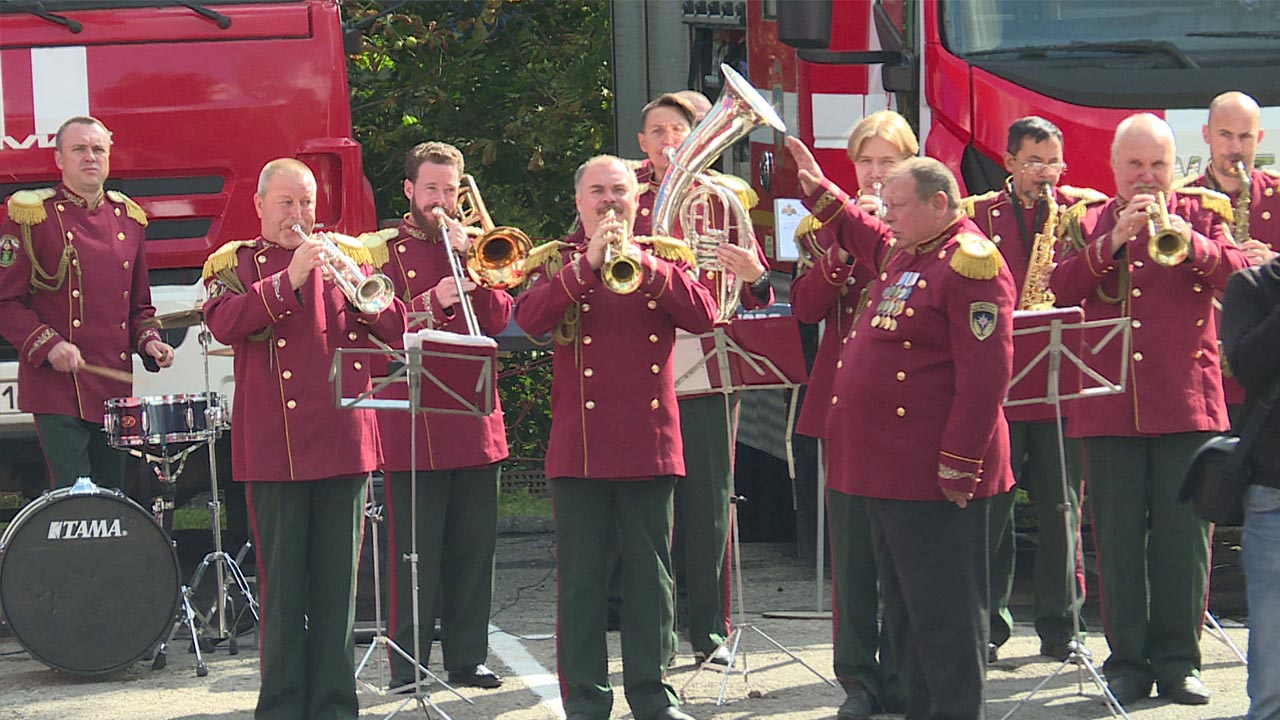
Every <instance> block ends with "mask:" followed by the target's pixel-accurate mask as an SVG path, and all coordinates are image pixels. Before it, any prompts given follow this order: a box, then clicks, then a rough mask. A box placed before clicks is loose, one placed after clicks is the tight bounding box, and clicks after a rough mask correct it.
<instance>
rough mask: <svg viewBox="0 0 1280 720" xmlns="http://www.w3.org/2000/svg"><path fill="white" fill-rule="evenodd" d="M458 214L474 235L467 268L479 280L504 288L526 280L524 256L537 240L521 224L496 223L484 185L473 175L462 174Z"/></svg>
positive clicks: (500, 288)
mask: <svg viewBox="0 0 1280 720" xmlns="http://www.w3.org/2000/svg"><path fill="white" fill-rule="evenodd" d="M458 215H459V222H461V223H462V225H463V227H464V228H466V231H467V234H468V235H470V236H472V238H474V239H473V240H472V242H471V247H469V248H467V258H466V268H467V275H469V276H471V279H472V280H473V281H474V282H475V284H477V285H479V286H480V287H484V288H489V289H491V290H503V289H506V288H510V287H515V286H516V285H519V284H520V283H522V282H524V279H525V272H524V260H525V258H527V257H529V252H530V251H531V250H532V249H533V241H531V240H530V239H529V236H528V235H526V234H525V232H524V231H523V230H521V229H520V228H515V227H511V226H508V225H502V226H498V227H494V224H493V219H492V218H490V217H489V211H488V209H487V208H485V205H484V198H482V197H481V196H480V189H479V188H477V187H476V181H475V179H473V178H472V177H471V176H470V175H463V176H462V186H461V187H460V188H459V189H458Z"/></svg>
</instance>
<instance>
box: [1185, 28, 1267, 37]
mask: <svg viewBox="0 0 1280 720" xmlns="http://www.w3.org/2000/svg"><path fill="white" fill-rule="evenodd" d="M1186 37H1216V38H1246V39H1249V38H1271V39H1275V38H1280V30H1232V31H1225V30H1217V31H1213V30H1204V31H1201V32H1189V33H1187V34H1186Z"/></svg>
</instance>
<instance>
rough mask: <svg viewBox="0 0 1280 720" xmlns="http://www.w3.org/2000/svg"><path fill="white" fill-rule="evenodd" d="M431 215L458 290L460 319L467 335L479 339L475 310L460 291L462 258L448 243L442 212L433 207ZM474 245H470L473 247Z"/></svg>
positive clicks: (478, 322)
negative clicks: (434, 219) (438, 231)
mask: <svg viewBox="0 0 1280 720" xmlns="http://www.w3.org/2000/svg"><path fill="white" fill-rule="evenodd" d="M431 214H432V215H435V218H436V224H437V226H438V227H439V228H440V240H441V242H443V243H444V251H445V253H446V254H447V255H448V256H449V270H450V272H452V273H453V283H454V286H455V287H457V289H458V304H459V305H461V306H462V318H463V320H465V321H466V323H467V334H468V335H470V336H472V337H479V336H480V335H482V334H483V333H481V332H480V321H479V320H477V319H476V309H475V308H474V307H472V305H471V296H470V295H468V294H467V293H465V292H463V290H462V278H463V277H464V276H465V273H464V271H463V265H462V258H461V257H459V255H458V251H457V249H456V248H454V247H453V243H451V242H449V226H448V224H446V223H445V221H444V210H443V209H441V208H439V207H435V208H432V209H431ZM474 245H475V244H474V243H472V246H473V247H474Z"/></svg>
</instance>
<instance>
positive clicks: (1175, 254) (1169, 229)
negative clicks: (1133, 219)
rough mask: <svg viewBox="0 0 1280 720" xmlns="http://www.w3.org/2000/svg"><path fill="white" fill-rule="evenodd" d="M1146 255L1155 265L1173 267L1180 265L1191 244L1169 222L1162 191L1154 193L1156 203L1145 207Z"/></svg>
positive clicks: (1185, 257)
mask: <svg viewBox="0 0 1280 720" xmlns="http://www.w3.org/2000/svg"><path fill="white" fill-rule="evenodd" d="M1147 235H1148V236H1149V237H1150V239H1149V240H1147V254H1148V255H1150V256H1151V259H1152V260H1155V261H1156V263H1157V264H1159V265H1163V266H1164V267H1173V266H1175V265H1180V264H1182V261H1184V260H1186V259H1187V254H1188V253H1189V252H1190V251H1191V243H1190V242H1188V241H1187V239H1186V238H1185V237H1183V236H1182V233H1180V232H1178V231H1177V230H1175V229H1174V228H1173V224H1172V223H1171V222H1170V221H1169V209H1168V207H1166V200H1165V196H1164V191H1163V190H1161V191H1159V192H1157V193H1156V201H1155V202H1154V203H1151V204H1150V205H1148V206H1147Z"/></svg>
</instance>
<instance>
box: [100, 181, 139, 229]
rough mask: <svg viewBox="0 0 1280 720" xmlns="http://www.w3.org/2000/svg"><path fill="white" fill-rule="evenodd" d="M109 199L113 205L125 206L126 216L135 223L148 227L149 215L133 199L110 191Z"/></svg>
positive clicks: (118, 192)
mask: <svg viewBox="0 0 1280 720" xmlns="http://www.w3.org/2000/svg"><path fill="white" fill-rule="evenodd" d="M107 198H108V199H110V200H111V202H113V203H119V204H121V205H124V211H125V214H126V215H128V216H129V218H130V219H132V220H133V221H134V222H136V223H138V224H139V225H141V226H142V227H146V226H147V213H146V211H144V210H143V209H142V206H141V205H139V204H138V203H136V202H134V201H133V198H131V197H129V196H128V195H125V194H124V193H122V192H120V191H119V190H108V191H107Z"/></svg>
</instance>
